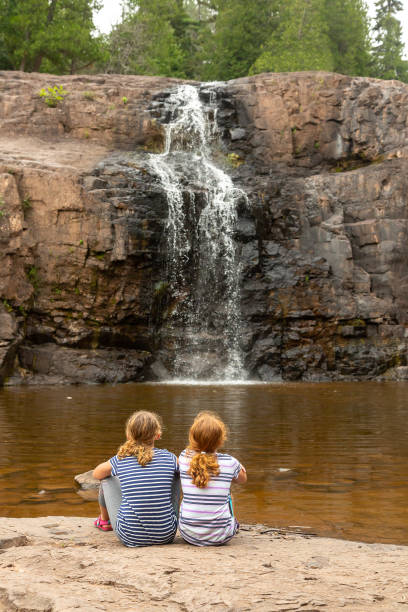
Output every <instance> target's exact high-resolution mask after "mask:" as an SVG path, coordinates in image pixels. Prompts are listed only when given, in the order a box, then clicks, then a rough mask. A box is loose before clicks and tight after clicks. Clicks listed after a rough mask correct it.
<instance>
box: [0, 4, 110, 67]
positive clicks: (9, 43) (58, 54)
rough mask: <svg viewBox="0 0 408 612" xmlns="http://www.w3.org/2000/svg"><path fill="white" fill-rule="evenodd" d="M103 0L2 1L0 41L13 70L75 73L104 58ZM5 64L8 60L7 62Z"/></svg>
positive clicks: (0, 9)
mask: <svg viewBox="0 0 408 612" xmlns="http://www.w3.org/2000/svg"><path fill="white" fill-rule="evenodd" d="M100 7H101V2H100V1H99V0H0V41H2V43H3V44H2V47H3V56H5V57H6V62H7V64H8V66H9V67H10V68H12V69H13V70H24V71H28V72H32V71H43V72H44V71H47V72H56V73H61V74H62V73H74V72H76V71H77V70H81V69H83V68H85V67H86V66H89V65H90V64H92V62H94V61H97V60H98V59H100V58H101V57H102V55H103V48H102V45H101V41H100V40H99V39H98V38H96V37H94V36H93V30H94V24H93V11H95V10H98V9H99V8H100ZM3 61H5V60H3Z"/></svg>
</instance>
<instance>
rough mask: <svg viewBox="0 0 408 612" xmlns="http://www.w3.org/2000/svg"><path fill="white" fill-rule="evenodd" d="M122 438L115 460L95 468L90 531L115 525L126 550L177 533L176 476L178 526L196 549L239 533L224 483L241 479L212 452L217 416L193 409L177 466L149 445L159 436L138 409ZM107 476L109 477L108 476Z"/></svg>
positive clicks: (217, 438)
mask: <svg viewBox="0 0 408 612" xmlns="http://www.w3.org/2000/svg"><path fill="white" fill-rule="evenodd" d="M126 437H127V441H126V442H125V443H124V444H123V445H122V446H121V447H120V448H119V450H118V453H117V455H115V456H114V457H112V458H111V459H110V460H109V461H106V462H105V463H101V464H100V465H98V466H97V467H96V468H95V470H94V472H93V475H94V477H95V478H98V479H100V480H101V481H102V482H101V489H100V496H99V504H100V510H101V514H100V516H99V518H98V519H96V521H95V526H96V527H98V528H99V529H102V530H103V531H110V530H112V527H113V528H114V530H115V532H116V534H117V535H118V537H119V539H120V540H121V541H122V542H123V544H125V545H126V546H148V545H151V544H167V543H170V542H172V541H173V539H174V536H175V533H176V529H177V514H178V505H179V503H178V501H179V488H178V477H179V473H180V475H181V485H182V490H183V501H182V503H181V508H180V520H179V529H180V534H181V535H182V537H183V538H184V539H185V540H186V541H187V542H190V543H191V544H195V545H197V546H208V545H220V544H224V543H226V542H228V540H230V539H231V538H232V537H233V535H234V534H235V533H236V531H237V529H238V523H237V521H236V519H235V517H234V515H233V512H232V503H231V494H230V489H231V482H237V483H244V482H246V479H247V478H246V472H245V469H244V468H243V466H242V465H241V464H240V463H239V462H238V461H237V460H236V459H234V458H233V457H231V456H230V455H226V454H225V453H224V454H221V453H219V452H217V451H218V449H219V448H221V447H222V445H223V444H224V442H225V440H226V427H225V425H224V423H223V422H222V421H221V419H219V418H218V417H217V416H216V415H214V414H212V413H209V412H200V413H199V414H198V415H197V417H196V419H195V420H194V423H193V425H192V427H191V429H190V433H189V446H188V447H187V449H185V450H184V451H183V452H182V453H181V455H180V468H179V465H178V461H177V459H176V457H175V455H173V454H172V453H170V452H169V451H167V450H162V449H157V448H155V447H154V444H155V441H156V440H159V439H160V437H161V423H160V420H159V418H158V417H157V415H155V414H153V413H151V412H146V411H141V412H136V413H135V414H133V415H132V416H131V417H130V418H129V420H128V422H127V426H126ZM109 477H110V478H109Z"/></svg>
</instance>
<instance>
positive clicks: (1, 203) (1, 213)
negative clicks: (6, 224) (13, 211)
mask: <svg viewBox="0 0 408 612" xmlns="http://www.w3.org/2000/svg"><path fill="white" fill-rule="evenodd" d="M5 205H6V203H5V201H4V200H3V196H2V195H0V218H1V217H5V216H6V215H7V212H6V211H5V210H4V207H5Z"/></svg>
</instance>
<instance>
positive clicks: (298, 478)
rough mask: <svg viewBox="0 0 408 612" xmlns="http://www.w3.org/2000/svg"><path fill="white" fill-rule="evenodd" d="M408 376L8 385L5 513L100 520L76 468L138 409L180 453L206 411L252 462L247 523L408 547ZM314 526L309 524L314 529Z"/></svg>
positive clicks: (0, 491) (233, 449) (0, 486)
mask: <svg viewBox="0 0 408 612" xmlns="http://www.w3.org/2000/svg"><path fill="white" fill-rule="evenodd" d="M407 391H408V384H406V383H330V384H304V383H301V384H274V385H269V384H268V385H267V384H265V385H263V384H259V385H258V384H254V385H243V384H236V385H176V384H128V385H121V386H106V385H103V386H102V385H101V386H69V387H42V388H41V387H36V388H34V387H32V388H29V387H26V388H23V387H20V388H11V387H10V388H4V389H2V390H0V436H1V445H0V516H13V517H23V516H26V517H27V516H47V515H71V516H89V517H92V516H96V510H97V508H96V503H95V502H94V501H88V500H85V499H83V498H82V497H80V496H79V495H78V493H77V490H76V487H75V486H74V482H73V476H74V475H75V474H78V473H80V472H84V471H86V470H88V469H90V468H93V467H94V466H95V465H96V464H98V463H99V462H101V461H104V460H106V459H108V458H109V457H110V456H112V455H113V454H114V453H115V451H116V448H117V447H118V445H119V444H120V443H121V442H122V441H123V437H124V436H123V430H124V423H125V420H126V418H127V416H128V415H129V414H130V413H132V412H133V411H134V410H138V409H150V410H155V411H156V412H158V413H159V414H161V415H162V417H163V420H164V424H165V431H164V433H163V438H162V440H161V443H160V446H162V447H165V448H168V449H169V450H171V451H173V452H175V453H179V452H180V451H181V450H182V449H183V448H184V446H185V442H186V439H187V432H188V427H189V425H190V423H191V421H192V419H193V417H194V416H195V414H196V413H197V412H198V411H200V410H205V409H207V410H215V411H217V412H218V413H219V414H220V416H221V417H222V418H223V419H224V420H225V421H226V422H227V423H228V425H229V428H230V437H229V440H228V441H227V443H226V446H225V450H226V451H227V452H230V453H231V454H232V455H234V456H236V457H237V458H238V459H239V460H240V461H241V462H242V463H243V464H244V465H245V466H246V468H247V471H248V484H247V485H245V486H241V487H239V486H236V487H234V500H235V508H236V513H237V515H238V518H239V519H240V520H241V521H242V522H251V523H265V524H267V525H271V526H276V527H289V526H301V527H302V528H303V529H305V531H308V530H311V531H313V532H315V533H318V534H319V535H329V536H333V537H340V538H346V539H354V540H363V541H368V542H370V541H377V542H389V543H399V544H408V480H407V465H408V395H407ZM306 528H307V529H306Z"/></svg>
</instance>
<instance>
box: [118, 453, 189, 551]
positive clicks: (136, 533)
mask: <svg viewBox="0 0 408 612" xmlns="http://www.w3.org/2000/svg"><path fill="white" fill-rule="evenodd" d="M110 463H111V465H112V476H117V477H118V478H119V481H120V485H121V490H122V503H121V505H120V508H119V512H118V515H117V521H116V530H117V533H118V535H119V537H120V539H121V540H122V542H123V543H124V544H126V545H127V546H146V545H148V544H166V543H167V542H171V541H172V540H173V538H174V535H175V532H176V529H177V517H176V515H175V512H174V509H173V506H172V486H173V481H174V478H175V474H176V473H177V471H178V466H177V459H176V457H175V455H173V454H172V453H170V452H169V451H167V450H164V449H158V448H155V449H154V452H153V458H152V460H151V461H149V463H147V464H146V465H143V466H142V465H140V464H139V462H138V460H137V458H136V457H133V456H129V457H123V458H121V459H119V458H118V456H117V455H115V456H114V457H112V458H111V459H110Z"/></svg>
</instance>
